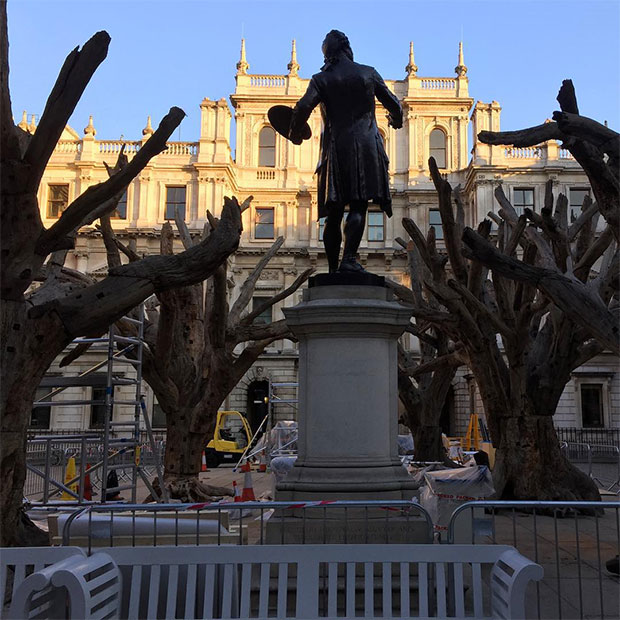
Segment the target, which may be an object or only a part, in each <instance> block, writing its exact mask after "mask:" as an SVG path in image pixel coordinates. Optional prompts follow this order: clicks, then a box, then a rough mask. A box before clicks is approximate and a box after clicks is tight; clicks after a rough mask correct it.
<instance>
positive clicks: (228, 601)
mask: <svg viewBox="0 0 620 620" xmlns="http://www.w3.org/2000/svg"><path fill="white" fill-rule="evenodd" d="M234 568H235V567H234V565H233V564H224V583H223V586H222V618H232V597H233V576H234Z"/></svg>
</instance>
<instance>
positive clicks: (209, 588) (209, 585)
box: [202, 564, 216, 618]
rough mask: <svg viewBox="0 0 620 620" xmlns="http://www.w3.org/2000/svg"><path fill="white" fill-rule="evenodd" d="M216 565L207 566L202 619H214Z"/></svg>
mask: <svg viewBox="0 0 620 620" xmlns="http://www.w3.org/2000/svg"><path fill="white" fill-rule="evenodd" d="M215 586H216V584H215V565H214V564H207V565H206V566H205V585H204V594H203V600H202V617H203V618H213V616H214V614H213V592H214V590H215Z"/></svg>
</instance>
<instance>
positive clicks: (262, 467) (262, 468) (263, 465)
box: [258, 450, 267, 472]
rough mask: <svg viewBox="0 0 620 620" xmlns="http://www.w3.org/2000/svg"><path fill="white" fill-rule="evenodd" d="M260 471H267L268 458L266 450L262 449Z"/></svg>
mask: <svg viewBox="0 0 620 620" xmlns="http://www.w3.org/2000/svg"><path fill="white" fill-rule="evenodd" d="M258 471H260V472H265V471H267V459H266V458H265V451H264V450H261V453H260V457H259V459H258Z"/></svg>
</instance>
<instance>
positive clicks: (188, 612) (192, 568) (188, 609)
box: [184, 564, 207, 618]
mask: <svg viewBox="0 0 620 620" xmlns="http://www.w3.org/2000/svg"><path fill="white" fill-rule="evenodd" d="M197 574H198V567H197V566H196V564H190V565H189V566H188V567H187V582H186V587H185V614H184V615H185V618H195V617H196V576H197ZM205 587H207V585H206V584H205Z"/></svg>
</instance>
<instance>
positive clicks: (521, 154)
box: [504, 146, 543, 159]
mask: <svg viewBox="0 0 620 620" xmlns="http://www.w3.org/2000/svg"><path fill="white" fill-rule="evenodd" d="M504 157H505V158H506V159H542V157H543V147H542V146H519V147H518V146H509V147H506V148H505V149H504Z"/></svg>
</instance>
